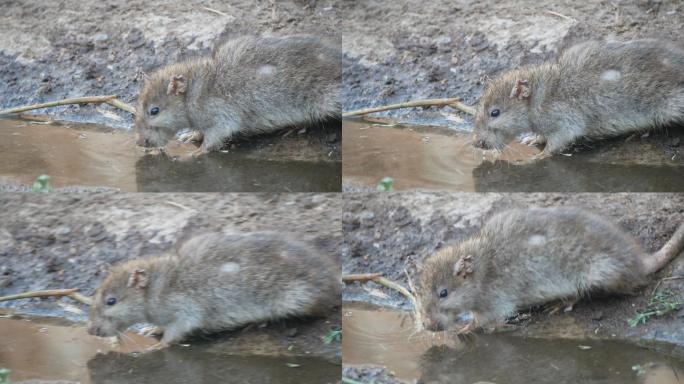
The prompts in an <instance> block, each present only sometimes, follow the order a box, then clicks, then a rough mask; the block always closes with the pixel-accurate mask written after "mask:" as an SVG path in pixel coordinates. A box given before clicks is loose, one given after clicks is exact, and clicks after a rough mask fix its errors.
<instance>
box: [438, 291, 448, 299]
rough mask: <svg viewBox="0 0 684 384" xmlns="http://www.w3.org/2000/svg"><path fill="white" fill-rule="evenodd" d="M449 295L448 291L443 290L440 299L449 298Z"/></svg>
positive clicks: (440, 292)
mask: <svg viewBox="0 0 684 384" xmlns="http://www.w3.org/2000/svg"><path fill="white" fill-rule="evenodd" d="M448 294H449V292H447V290H446V289H442V290H441V291H439V298H440V299H443V298H445V297H447V295H448Z"/></svg>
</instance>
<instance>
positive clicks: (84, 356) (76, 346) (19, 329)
mask: <svg viewBox="0 0 684 384" xmlns="http://www.w3.org/2000/svg"><path fill="white" fill-rule="evenodd" d="M127 336H129V338H130V340H126V341H123V342H122V343H121V344H120V345H119V346H118V347H116V348H114V347H112V345H111V344H109V343H108V342H107V341H106V340H105V339H102V338H98V337H95V336H91V335H88V334H87V333H86V331H85V328H84V327H83V326H82V325H78V326H76V325H69V324H68V323H66V322H65V321H63V320H54V319H32V320H27V319H9V318H0V340H2V343H0V368H7V369H9V370H10V371H11V373H10V379H11V380H12V382H17V381H21V380H67V381H74V382H80V383H82V384H89V383H98V384H99V383H132V382H135V383H138V384H144V383H150V384H152V383H155V384H156V383H167V384H173V383H200V384H204V383H207V384H209V383H211V384H214V383H219V382H230V378H235V380H236V381H235V382H240V383H293V384H294V383H316V384H318V383H334V382H336V381H338V380H339V378H340V366H339V365H337V364H334V363H331V362H328V361H326V360H323V359H320V358H316V357H275V356H250V355H228V354H222V353H219V352H212V351H211V346H212V345H211V343H205V344H201V343H198V344H194V345H191V346H188V347H183V346H173V347H171V348H167V349H164V350H160V351H155V352H147V353H144V354H141V353H132V352H134V351H140V350H143V349H144V348H145V347H147V346H149V345H152V344H154V343H155V340H152V339H150V338H146V337H142V336H139V335H136V334H132V333H127ZM226 380H228V381H226Z"/></svg>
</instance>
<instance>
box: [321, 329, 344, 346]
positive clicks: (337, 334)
mask: <svg viewBox="0 0 684 384" xmlns="http://www.w3.org/2000/svg"><path fill="white" fill-rule="evenodd" d="M341 339H342V331H341V330H339V329H338V330H333V331H330V332H328V334H327V335H325V336H323V343H325V344H330V343H332V342H333V341H337V342H339V341H340V340H341Z"/></svg>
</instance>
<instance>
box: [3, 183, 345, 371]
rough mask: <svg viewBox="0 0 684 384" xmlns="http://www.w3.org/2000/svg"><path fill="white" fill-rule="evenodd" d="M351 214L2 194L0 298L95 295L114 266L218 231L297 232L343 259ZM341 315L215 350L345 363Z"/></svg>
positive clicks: (236, 339)
mask: <svg viewBox="0 0 684 384" xmlns="http://www.w3.org/2000/svg"><path fill="white" fill-rule="evenodd" d="M341 209H342V201H341V198H340V197H339V195H333V194H190V193H186V194H165V193H160V194H115V193H91V194H32V193H26V194H15V193H5V194H1V195H0V212H2V214H0V217H2V226H0V296H3V295H9V294H15V293H19V292H24V291H30V290H42V289H57V288H79V289H80V290H81V291H82V292H83V293H84V294H86V295H91V294H92V293H93V291H94V290H95V288H96V287H97V286H98V284H99V283H100V282H101V281H102V280H103V279H104V277H105V276H106V275H107V269H108V268H109V266H111V265H115V264H118V263H121V262H123V261H126V260H130V259H134V258H139V257H144V256H153V255H158V254H161V253H163V252H165V251H167V250H171V249H174V247H176V246H177V244H179V242H182V241H183V240H184V239H187V238H188V237H189V236H191V235H192V234H195V233H200V232H206V231H211V230H228V229H233V230H237V231H243V232H249V231H255V230H274V231H283V228H287V232H289V233H292V234H293V235H294V236H295V237H296V238H298V239H301V240H303V241H306V242H308V243H310V244H312V245H314V246H315V247H316V248H317V249H319V250H320V251H321V253H322V257H332V258H336V259H337V258H339V249H340V246H341V242H342V235H341V232H340V226H339V218H340V215H341ZM0 307H4V308H5V309H6V310H7V309H8V307H9V309H10V310H12V311H16V312H18V313H23V314H31V315H50V316H61V317H67V318H70V319H72V320H75V321H84V320H85V313H84V312H83V311H86V310H87V308H85V307H84V306H76V305H75V304H74V302H72V301H69V300H68V299H62V300H59V301H57V300H54V299H31V300H19V301H9V302H3V303H0ZM74 307H76V308H74ZM79 309H80V310H81V312H79ZM339 312H340V311H339V309H334V310H331V313H330V315H329V316H328V317H327V318H322V319H312V320H307V321H294V320H293V321H282V322H276V323H274V324H271V325H269V326H266V327H250V328H248V329H247V330H243V331H237V332H229V333H227V334H226V335H225V337H222V338H219V340H230V342H228V343H223V344H225V345H223V346H213V347H212V348H213V349H223V350H226V351H228V352H236V353H237V352H239V353H254V352H259V353H284V354H287V353H294V354H297V353H302V354H303V353H304V351H309V352H310V353H313V354H317V355H322V356H324V357H326V356H327V357H329V358H331V359H336V358H339V355H340V353H341V351H340V346H339V343H336V342H333V343H331V344H324V343H323V342H322V341H321V337H322V336H324V335H326V334H327V333H328V332H329V331H331V330H334V329H339V327H340V325H341V322H340V313H339ZM290 346H293V347H291V348H290V349H288V347H290Z"/></svg>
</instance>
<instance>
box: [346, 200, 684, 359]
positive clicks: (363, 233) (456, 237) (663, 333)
mask: <svg viewBox="0 0 684 384" xmlns="http://www.w3.org/2000/svg"><path fill="white" fill-rule="evenodd" d="M529 206H540V207H547V206H577V207H582V208H585V209H588V210H590V211H593V212H597V213H598V214H600V215H603V216H605V217H607V218H608V219H610V220H612V221H613V222H615V223H616V224H618V225H619V226H620V227H621V228H623V229H624V230H625V231H627V232H628V233H630V234H631V235H633V236H634V237H635V238H636V239H637V241H638V242H639V243H640V244H641V245H642V246H643V248H644V249H645V250H647V251H648V252H653V251H656V250H658V249H659V248H660V247H661V246H662V245H663V244H665V242H666V241H667V240H668V239H669V237H670V236H671V235H672V233H673V232H674V230H675V227H676V226H677V225H678V224H679V223H681V222H682V217H684V195H681V194H625V193H620V194H536V193H532V194H498V193H497V194H495V193H477V194H468V193H420V192H415V193H407V192H404V193H372V194H367V193H347V194H345V196H344V209H343V216H342V225H343V233H344V244H343V245H342V265H343V274H351V273H371V272H381V273H383V274H384V275H385V276H387V277H388V278H390V279H392V280H394V281H397V282H400V283H402V284H403V285H404V286H407V279H406V275H405V273H404V269H407V270H408V272H409V273H411V274H415V273H416V270H417V268H418V267H419V266H420V263H421V262H422V261H423V260H424V259H425V258H426V257H427V256H429V255H431V254H432V253H434V252H435V251H436V250H437V249H439V248H441V247H443V246H445V245H447V244H450V243H456V242H459V241H462V240H464V239H466V238H469V237H470V236H472V235H473V234H475V233H476V232H477V231H478V230H479V228H480V227H481V226H482V224H483V222H484V221H485V220H486V219H487V218H488V217H490V216H491V215H492V214H494V213H496V212H499V211H501V210H503V209H506V208H512V207H529ZM683 275H684V258H682V257H681V256H680V257H679V258H678V259H677V260H675V261H674V262H673V263H671V264H670V265H669V266H668V267H667V268H665V269H664V270H662V271H660V272H659V273H658V274H657V275H656V277H655V278H654V280H653V283H652V284H650V285H649V286H648V287H644V289H642V290H641V291H640V292H639V293H638V294H636V295H634V296H629V297H605V298H595V299H593V300H591V301H588V300H584V301H580V302H579V303H578V305H577V306H576V308H575V310H573V311H572V312H569V313H564V314H560V315H548V314H544V313H538V312H537V311H532V312H531V313H524V314H522V315H521V316H519V319H518V320H519V322H518V323H517V324H518V325H519V327H518V330H517V331H516V332H518V333H519V334H522V335H526V336H531V337H555V338H557V337H563V338H566V337H567V338H583V337H599V338H619V339H628V340H631V341H636V342H639V343H643V344H651V343H654V342H664V343H668V344H665V345H666V346H665V347H664V348H665V349H667V350H668V353H673V354H677V355H680V356H684V330H683V329H682V327H681V324H682V316H684V312H683V311H682V310H680V311H679V312H677V313H675V314H671V315H668V316H665V317H662V318H657V319H652V320H650V321H648V322H647V323H646V325H639V326H637V327H634V328H630V327H629V326H628V324H627V319H630V318H632V317H634V315H635V314H636V311H637V310H640V309H644V308H645V307H646V303H647V301H648V299H649V297H650V294H651V292H652V291H653V289H654V286H655V284H656V281H657V280H658V279H661V278H665V277H669V276H683ZM659 288H661V289H669V290H672V291H674V292H676V294H677V295H678V297H679V301H682V300H684V281H682V280H681V279H672V280H666V281H663V282H661V283H660V285H659ZM379 289H380V287H379V286H377V285H375V284H373V283H369V284H367V285H366V286H360V285H358V283H355V284H353V285H348V286H347V287H346V288H345V290H344V291H343V300H345V301H356V300H360V301H365V302H371V303H375V304H379V305H385V306H395V307H401V308H405V309H408V308H410V307H409V304H408V302H407V301H406V300H405V299H404V298H403V297H402V296H400V295H399V294H397V293H396V292H390V291H388V290H384V289H382V290H381V291H382V292H384V293H386V294H388V295H389V298H386V297H383V295H379V294H377V291H378V290H379Z"/></svg>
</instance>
